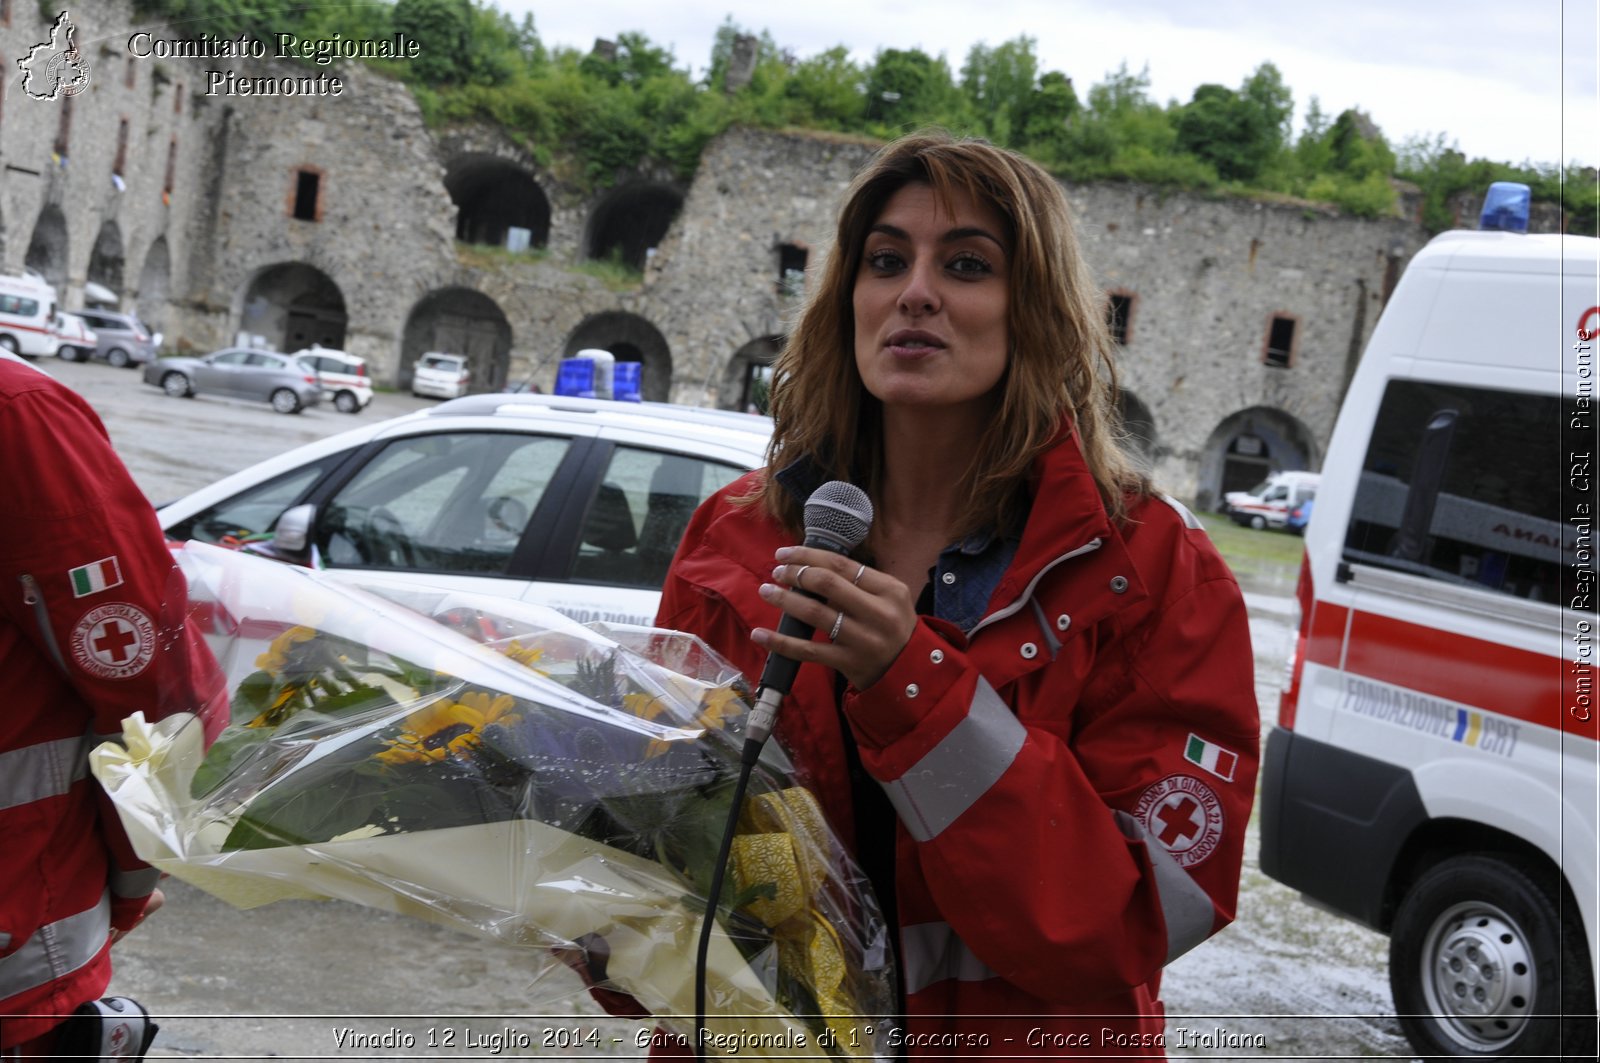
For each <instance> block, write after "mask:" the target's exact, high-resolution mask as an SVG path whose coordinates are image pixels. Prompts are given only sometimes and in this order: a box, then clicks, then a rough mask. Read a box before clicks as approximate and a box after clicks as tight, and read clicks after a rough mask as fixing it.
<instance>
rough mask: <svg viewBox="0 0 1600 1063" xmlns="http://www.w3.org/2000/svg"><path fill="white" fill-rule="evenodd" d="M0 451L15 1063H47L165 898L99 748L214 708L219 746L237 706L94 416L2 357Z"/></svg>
mask: <svg viewBox="0 0 1600 1063" xmlns="http://www.w3.org/2000/svg"><path fill="white" fill-rule="evenodd" d="M0 454H3V455H4V456H5V461H4V466H3V470H0V485H3V487H4V491H3V493H4V495H5V497H6V498H7V499H9V500H10V501H11V507H10V510H9V511H8V512H7V513H6V515H5V519H4V520H0V602H3V608H0V675H3V676H5V680H6V698H5V703H4V705H3V706H0V853H3V854H4V856H3V858H0V1057H4V1056H12V1055H20V1056H23V1057H26V1056H30V1055H44V1056H48V1055H51V1054H53V1053H55V1052H57V1051H66V1049H67V1046H64V1045H60V1044H58V1043H57V1041H58V1034H60V1033H61V1031H62V1029H63V1023H64V1021H65V1020H66V1019H67V1018H68V1017H69V1016H71V1015H72V1013H73V1011H74V1010H75V1009H77V1008H78V1007H79V1006H80V1005H84V1004H87V1003H90V1002H92V1001H95V1000H97V998H99V997H100V995H101V993H103V992H104V991H105V988H106V985H107V983H108V981H109V979H110V977H111V957H110V948H111V944H112V942H113V941H114V940H115V939H116V938H118V937H120V936H121V935H122V934H124V933H126V932H127V931H129V930H131V929H132V928H133V927H134V926H136V925H137V924H138V923H139V921H140V920H141V919H142V918H144V916H145V915H146V914H147V913H148V912H150V911H153V910H154V908H155V907H157V906H159V904H160V898H161V894H160V892H159V891H158V890H157V889H156V888H155V887H156V881H157V873H156V871H155V870H154V869H153V868H150V867H148V866H147V865H145V864H144V863H143V862H142V861H141V860H139V858H138V857H137V856H136V855H135V854H134V852H133V849H132V847H131V846H130V845H129V844H128V839H127V836H126V835H125V834H124V833H123V830H122V825H121V822H120V821H119V820H118V819H117V815H116V812H115V810H114V809H112V807H111V805H110V803H109V802H108V801H107V800H106V799H105V795H104V793H103V792H102V791H101V789H100V787H99V785H98V784H97V783H96V782H95V780H94V779H93V777H91V776H90V774H89V771H88V753H89V750H90V749H92V748H93V747H94V746H95V745H96V744H98V743H99V742H100V741H102V740H104V739H107V738H119V737H120V736H121V733H122V720H123V719H124V718H125V717H127V716H130V715H132V714H133V713H135V712H143V713H144V714H145V716H146V718H147V719H151V720H155V719H158V718H160V717H162V716H165V715H167V714H169V713H172V712H177V711H190V712H199V713H201V714H202V716H203V718H204V719H205V721H206V727H207V731H208V737H214V736H215V734H216V732H217V731H219V730H220V729H221V728H222V726H223V724H225V723H226V722H227V718H226V714H227V705H226V701H225V699H224V698H223V685H222V675H221V672H220V671H219V669H218V667H217V664H216V661H215V659H214V658H213V657H212V656H211V654H210V652H209V651H208V650H207V649H206V647H205V644H204V642H203V640H202V638H201V636H200V635H199V634H198V633H197V632H196V631H195V630H194V629H193V628H192V627H191V626H190V625H189V624H188V623H187V622H186V614H187V594H186V590H185V586H184V581H183V576H182V573H181V572H180V571H179V570H178V569H177V567H176V566H175V565H174V563H173V559H172V554H171V552H170V551H169V549H168V547H167V544H166V539H165V537H164V536H163V535H162V532H161V527H160V525H159V524H158V523H157V522H156V516H155V511H154V510H153V509H152V508H151V506H150V503H149V502H148V501H147V500H146V499H145V497H144V495H143V494H142V493H141V492H140V490H139V488H138V487H137V486H136V485H135V484H134V482H133V480H132V478H131V477H129V475H128V472H127V470H126V469H125V468H124V467H123V465H122V462H121V461H120V460H119V459H118V458H117V455H116V453H115V451H113V450H112V447H111V440H110V438H109V437H108V436H107V434H106V431H105V428H104V427H103V426H102V425H101V423H100V419H99V418H98V417H97V416H95V413H94V411H93V410H92V409H90V407H89V405H88V404H87V403H86V402H84V401H83V399H82V398H80V397H79V396H78V395H77V394H75V393H74V392H72V391H71V390H69V389H68V388H66V387H64V386H62V385H61V384H60V383H58V382H57V381H55V380H54V379H53V378H51V377H49V376H47V375H45V374H44V373H42V372H40V371H39V370H37V369H34V368H33V367H31V366H28V365H25V364H19V363H17V362H11V361H3V360H0ZM117 1004H118V1005H121V1006H123V1007H124V1008H126V1007H127V1006H129V1005H130V1004H131V1002H127V1001H125V1000H123V999H122V998H118V1000H117ZM114 1011H115V1006H113V1008H112V1009H110V1011H109V1012H108V1014H114ZM141 1017H142V1013H141ZM141 1025H142V1023H135V1024H134V1026H133V1027H131V1028H132V1029H135V1030H137V1029H139V1028H140V1026H141ZM106 1028H107V1029H108V1030H110V1031H111V1032H113V1033H114V1032H115V1031H114V1027H113V1026H111V1025H108V1026H107V1027H106ZM89 1032H90V1033H97V1032H98V1027H95V1028H92V1029H91V1030H90V1031H89ZM91 1047H92V1046H91ZM139 1047H140V1046H139V1045H134V1046H133V1050H135V1051H137V1050H138V1049H139ZM128 1058H140V1057H138V1056H136V1055H129V1056H128Z"/></svg>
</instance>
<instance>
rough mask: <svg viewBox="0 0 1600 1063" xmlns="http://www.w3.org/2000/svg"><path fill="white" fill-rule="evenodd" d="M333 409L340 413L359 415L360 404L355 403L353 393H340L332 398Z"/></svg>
mask: <svg viewBox="0 0 1600 1063" xmlns="http://www.w3.org/2000/svg"><path fill="white" fill-rule="evenodd" d="M333 408H334V409H336V410H338V411H339V412H340V413H360V412H361V403H359V402H357V401H356V396H355V392H353V391H341V392H339V394H337V395H335V396H334V397H333Z"/></svg>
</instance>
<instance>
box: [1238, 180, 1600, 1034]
mask: <svg viewBox="0 0 1600 1063" xmlns="http://www.w3.org/2000/svg"><path fill="white" fill-rule="evenodd" d="M1527 208H1528V190H1527V188H1526V186H1522V185H1511V186H1503V185H1498V184H1497V185H1496V186H1495V187H1494V188H1493V189H1491V192H1490V197H1489V200H1488V201H1486V203H1485V208H1484V215H1485V217H1484V220H1483V221H1482V222H1481V223H1480V224H1481V226H1482V228H1481V229H1480V230H1479V231H1471V232H1466V231H1458V232H1450V233H1445V234H1442V235H1440V236H1438V237H1435V238H1434V239H1433V240H1432V241H1431V242H1430V243H1429V244H1428V245H1427V246H1426V247H1425V248H1423V249H1422V250H1421V251H1420V252H1419V253H1418V254H1417V255H1416V257H1415V258H1414V259H1413V260H1412V261H1411V263H1410V265H1409V266H1408V267H1407V269H1406V272H1405V274H1404V276H1403V277H1402V279H1401V280H1400V283H1399V284H1398V286H1397V287H1396V288H1395V291H1394V294H1393V296H1392V297H1391V299H1390V302H1389V304H1388V306H1387V308H1386V309H1385V310H1384V312H1383V316H1382V318H1381V319H1380V320H1379V322H1378V324H1377V327H1376V328H1375V329H1374V331H1373V334H1372V339H1371V342H1370V343H1369V344H1368V346H1367V350H1366V353H1365V355H1364V357H1363V358H1362V361H1361V364H1360V366H1359V368H1358V369H1357V371H1356V374H1355V377H1354V378H1353V380H1352V382H1351V385H1350V391H1349V393H1348V394H1347V395H1346V397H1345V400H1344V405H1343V407H1342V408H1341V410H1340V413H1339V418H1338V422H1337V424H1336V425H1335V427H1334V431H1333V436H1332V438H1331V440H1330V442H1329V446H1328V453H1327V459H1326V461H1325V462H1324V463H1323V471H1322V480H1321V484H1320V488H1319V490H1318V493H1317V501H1316V510H1317V512H1316V518H1315V519H1314V520H1312V521H1311V524H1310V527H1309V528H1308V529H1307V532H1306V554H1305V562H1304V564H1303V566H1302V569H1301V575H1300V584H1299V590H1298V598H1299V607H1300V623H1299V632H1298V637H1297V639H1296V646H1295V650H1294V654H1293V656H1292V658H1291V661H1290V667H1289V676H1288V686H1287V689H1286V690H1285V692H1284V695H1283V698H1282V701H1281V703H1280V706H1279V714H1278V726H1276V727H1275V728H1273V729H1272V730H1271V733H1270V735H1269V736H1268V739H1267V746H1266V753H1265V757H1264V759H1263V768H1262V784H1261V787H1262V788H1261V800H1260V806H1261V869H1262V870H1263V871H1264V872H1266V873H1267V874H1268V875H1270V876H1271V877H1273V878H1275V879H1277V880H1279V881H1280V882H1283V883H1285V884H1286V885H1289V886H1291V887H1293V888H1295V889H1297V890H1300V891H1301V892H1302V893H1303V894H1304V895H1305V897H1306V898H1307V899H1308V900H1309V901H1311V902H1312V903H1314V904H1317V905H1319V906H1321V907H1326V908H1331V909H1332V910H1333V911H1335V912H1337V913H1339V914H1342V915H1344V916H1347V917H1349V918H1351V919H1354V920H1357V921H1358V922H1361V923H1363V924H1365V925H1367V926H1369V927H1372V928H1374V929H1376V930H1379V931H1382V932H1384V933H1386V934H1388V935H1389V938H1390V953H1389V976H1390V985H1391V988H1392V989H1393V992H1394V1005H1395V1011H1396V1014H1397V1015H1398V1016H1399V1020H1400V1024H1401V1026H1402V1027H1403V1028H1404V1030H1405V1033H1406V1035H1407V1037H1408V1038H1409V1039H1410V1041H1411V1043H1412V1045H1413V1047H1414V1048H1415V1049H1416V1051H1417V1052H1418V1053H1419V1054H1421V1055H1423V1056H1425V1057H1427V1058H1430V1059H1434V1058H1446V1057H1450V1058H1460V1057H1465V1056H1470V1057H1487V1058H1496V1057H1501V1056H1515V1057H1518V1058H1522V1057H1527V1056H1540V1057H1546V1056H1548V1057H1560V1058H1574V1059H1577V1058H1591V1059H1592V1058H1594V1055H1595V1030H1596V1021H1595V984H1596V981H1597V979H1596V967H1595V962H1596V954H1597V951H1600V950H1597V949H1596V947H1595V946H1596V928H1597V922H1596V920H1597V910H1596V909H1597V897H1596V891H1597V888H1600V887H1597V882H1596V859H1597V852H1596V830H1597V822H1596V818H1597V817H1596V800H1597V796H1596V782H1595V780H1596V767H1597V743H1596V738H1597V727H1596V719H1595V712H1596V710H1597V709H1600V705H1597V704H1596V702H1597V701H1600V691H1597V690H1596V685H1595V682H1594V680H1595V672H1596V636H1597V629H1600V618H1597V614H1596V607H1597V605H1600V585H1597V580H1596V566H1595V560H1596V555H1595V524H1596V521H1597V520H1600V507H1597V498H1596V484H1597V482H1600V480H1597V476H1600V464H1596V461H1595V457H1596V451H1597V440H1596V428H1595V426H1596V423H1597V409H1596V403H1595V398H1596V395H1595V385H1596V379H1597V355H1596V346H1597V345H1596V343H1595V332H1596V331H1597V330H1600V288H1597V285H1600V280H1597V274H1596V262H1597V260H1600V240H1596V239H1594V238H1591V237H1584V236H1555V235H1551V236H1530V235H1527V234H1526V229H1527V221H1526V219H1527Z"/></svg>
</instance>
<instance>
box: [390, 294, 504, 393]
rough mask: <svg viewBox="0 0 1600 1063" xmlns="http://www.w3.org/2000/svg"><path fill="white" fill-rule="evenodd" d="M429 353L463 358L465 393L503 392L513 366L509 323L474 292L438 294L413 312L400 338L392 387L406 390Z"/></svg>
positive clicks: (422, 301)
mask: <svg viewBox="0 0 1600 1063" xmlns="http://www.w3.org/2000/svg"><path fill="white" fill-rule="evenodd" d="M429 351H443V352H446V353H448V354H464V355H466V357H467V365H468V367H469V368H470V369H471V370H472V380H471V383H470V385H469V390H470V391H473V392H480V391H501V390H504V388H505V386H506V384H507V380H506V376H507V373H508V372H509V370H510V366H511V323H510V322H509V321H507V320H506V315H505V313H504V312H503V311H502V310H501V309H500V306H499V304H497V303H496V302H495V301H494V300H493V299H491V298H489V297H488V296H487V295H484V294H483V293H482V292H480V291H475V290H474V289H472V288H441V289H439V290H437V291H433V292H429V293H428V294H427V295H425V296H423V297H422V299H420V300H419V301H418V302H417V305H416V306H414V307H412V308H411V313H410V314H409V315H407V317H406V328H405V332H404V333H403V334H402V335H401V337H400V365H399V368H398V370H397V371H396V373H395V383H396V384H397V385H398V386H399V387H401V388H410V386H411V375H412V371H413V369H414V367H415V366H416V364H417V359H418V358H420V357H422V356H423V355H424V354H426V353H428V352H429Z"/></svg>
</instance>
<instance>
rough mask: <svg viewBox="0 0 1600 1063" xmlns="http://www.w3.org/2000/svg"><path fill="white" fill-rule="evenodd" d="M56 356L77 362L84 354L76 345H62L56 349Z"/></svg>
mask: <svg viewBox="0 0 1600 1063" xmlns="http://www.w3.org/2000/svg"><path fill="white" fill-rule="evenodd" d="M56 357H57V358H60V359H61V360H62V361H63V362H76V361H79V360H81V359H82V358H83V354H82V352H81V351H79V350H78V348H76V347H62V348H61V349H60V350H58V351H56Z"/></svg>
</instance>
